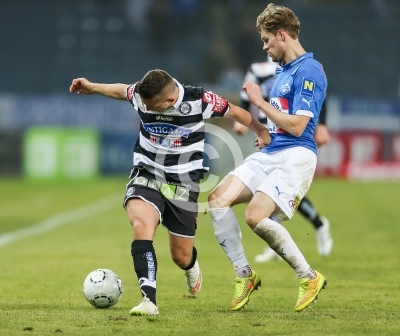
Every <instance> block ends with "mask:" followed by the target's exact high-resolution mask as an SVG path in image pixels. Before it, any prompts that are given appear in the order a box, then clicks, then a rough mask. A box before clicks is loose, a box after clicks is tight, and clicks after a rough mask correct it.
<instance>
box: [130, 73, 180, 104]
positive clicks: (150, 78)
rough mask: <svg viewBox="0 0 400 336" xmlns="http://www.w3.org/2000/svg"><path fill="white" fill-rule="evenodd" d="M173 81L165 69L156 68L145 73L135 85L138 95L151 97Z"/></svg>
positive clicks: (146, 97)
mask: <svg viewBox="0 0 400 336" xmlns="http://www.w3.org/2000/svg"><path fill="white" fill-rule="evenodd" d="M173 83H174V80H173V78H172V77H171V76H170V75H169V74H168V73H167V72H166V71H164V70H159V69H156V70H151V71H149V72H148V73H147V74H145V75H144V77H143V78H142V80H141V81H140V82H139V83H138V84H137V86H136V87H137V90H138V92H139V95H140V97H142V98H144V99H151V98H153V97H155V96H157V95H158V94H159V93H160V92H161V91H162V90H164V88H166V87H167V86H169V85H171V84H173Z"/></svg>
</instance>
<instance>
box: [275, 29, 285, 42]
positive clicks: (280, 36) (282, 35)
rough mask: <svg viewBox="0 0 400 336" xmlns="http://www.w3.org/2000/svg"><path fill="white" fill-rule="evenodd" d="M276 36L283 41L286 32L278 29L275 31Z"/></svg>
mask: <svg viewBox="0 0 400 336" xmlns="http://www.w3.org/2000/svg"><path fill="white" fill-rule="evenodd" d="M277 37H278V38H279V39H280V40H281V41H283V42H285V39H286V32H285V31H284V30H283V29H279V30H278V32H277Z"/></svg>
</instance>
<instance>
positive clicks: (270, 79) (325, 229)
mask: <svg viewBox="0 0 400 336" xmlns="http://www.w3.org/2000/svg"><path fill="white" fill-rule="evenodd" d="M276 66H277V64H276V63H274V62H272V60H271V58H270V57H269V56H268V57H267V60H266V61H264V62H255V63H252V64H251V65H250V66H249V68H248V70H247V73H246V76H245V78H244V81H243V84H244V83H246V82H253V83H256V84H257V85H259V86H260V87H261V91H262V93H263V97H264V100H265V101H269V99H270V93H271V89H272V86H273V84H274V82H275V79H276V76H275V71H276ZM240 100H241V101H240V106H241V107H242V108H244V109H245V110H247V111H249V112H250V113H251V114H252V115H253V116H254V117H256V118H258V120H259V121H260V122H261V123H262V124H263V125H265V127H268V119H267V117H266V115H265V114H264V113H262V112H261V111H260V110H259V109H257V108H256V107H255V106H254V105H253V104H251V102H250V100H249V97H248V95H247V94H246V92H245V91H243V90H242V91H241V92H240ZM233 129H234V131H235V132H236V133H237V134H245V133H246V132H247V131H248V128H247V127H246V126H243V125H242V124H240V123H237V122H235V123H234V125H233ZM314 139H315V141H316V143H317V146H322V145H324V144H325V143H327V142H328V141H329V139H330V135H329V131H328V128H327V127H326V100H324V103H323V105H322V108H321V113H320V115H319V118H318V125H317V127H316V129H315V133H314ZM260 149H261V148H260ZM297 210H298V211H299V212H300V213H301V214H302V215H303V216H304V217H305V218H306V219H307V220H308V221H309V222H310V223H311V225H312V226H313V227H314V229H315V234H316V238H317V247H318V252H319V254H320V255H322V256H327V255H328V254H329V253H330V252H331V250H332V246H333V239H332V235H331V231H330V224H329V220H328V219H327V218H326V217H324V216H321V215H320V214H318V212H317V210H316V209H315V208H314V207H313V205H312V203H311V201H310V200H309V199H308V198H307V197H304V198H303V199H302V200H301V202H300V204H299V207H298V209H297ZM254 260H255V261H256V262H267V261H270V260H282V258H281V257H280V256H279V255H278V254H277V253H275V251H274V250H273V249H271V248H270V247H266V248H265V249H264V251H263V253H261V254H258V255H257V256H256V257H255V259H254Z"/></svg>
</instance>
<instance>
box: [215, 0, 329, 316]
mask: <svg viewBox="0 0 400 336" xmlns="http://www.w3.org/2000/svg"><path fill="white" fill-rule="evenodd" d="M256 27H257V29H258V31H259V33H260V35H261V39H262V41H263V43H264V46H263V49H264V50H265V51H266V52H268V55H269V56H270V57H271V59H272V61H274V62H278V63H279V65H278V67H277V71H276V75H277V77H276V80H275V82H274V85H273V87H272V90H271V97H270V102H269V103H268V102H266V101H265V100H264V99H263V96H262V92H261V89H260V87H259V86H258V85H257V84H255V83H252V82H247V83H245V84H244V85H243V89H244V90H245V91H246V93H247V95H248V96H249V99H250V101H251V103H252V104H253V105H255V106H256V107H257V108H258V109H260V110H261V111H262V112H263V113H264V114H265V115H266V116H267V118H268V130H269V133H270V136H271V142H270V144H269V145H268V146H266V147H264V148H263V149H262V151H261V152H257V153H254V154H252V155H250V156H249V157H248V158H247V159H246V160H245V162H244V163H243V164H242V165H241V166H239V167H238V168H236V169H235V170H234V171H232V172H231V173H229V174H228V175H227V176H226V177H225V178H224V179H223V180H222V181H221V183H220V184H219V185H218V186H217V187H216V188H215V190H213V191H212V192H211V194H210V195H209V199H208V200H209V205H210V212H211V217H212V221H213V225H214V230H215V235H216V237H217V239H218V242H219V243H220V245H221V247H222V248H223V250H224V251H225V253H226V255H227V257H228V258H229V260H230V261H231V263H232V265H233V267H234V269H235V272H236V275H237V277H236V280H235V291H234V297H233V300H232V302H231V306H230V307H231V310H238V309H240V308H242V307H243V306H244V305H245V304H246V303H247V302H248V301H249V296H250V294H251V293H252V292H253V291H254V290H255V289H257V288H258V287H259V286H260V285H261V279H260V277H259V275H258V274H257V273H256V272H255V271H253V270H252V268H251V267H250V265H249V262H248V261H247V259H246V256H245V253H244V248H243V245H242V242H241V233H240V227H239V223H238V221H237V219H236V216H235V214H234V212H233V210H232V206H233V205H235V204H240V203H246V202H249V203H248V206H247V208H246V212H245V218H246V222H247V224H248V225H249V226H250V228H251V229H252V230H253V231H254V233H255V234H257V235H258V236H259V237H260V238H261V239H263V240H264V241H265V242H266V243H268V245H269V246H270V247H271V248H272V249H273V250H274V251H275V252H277V253H278V254H279V255H280V256H281V257H282V258H283V259H284V260H285V261H286V262H287V263H288V264H289V265H290V266H291V267H292V268H293V269H294V271H295V272H296V274H297V276H298V278H299V281H300V287H299V293H298V299H297V302H296V304H295V308H294V309H295V311H301V310H303V309H304V308H306V307H308V306H309V305H310V304H311V303H312V302H314V301H315V299H316V298H317V296H318V294H319V293H320V291H321V290H322V288H324V287H325V286H326V285H327V281H326V279H325V277H324V276H323V275H322V274H321V273H319V272H317V271H316V270H314V269H313V268H312V267H311V266H310V265H309V264H308V262H307V261H306V259H305V257H304V256H303V254H302V253H301V251H300V250H299V248H298V247H297V245H296V243H295V242H294V241H293V239H292V237H291V236H290V234H289V232H288V231H287V230H286V229H285V228H284V227H283V226H282V225H281V224H279V223H277V222H276V221H273V220H271V219H270V217H271V216H273V217H275V218H277V219H278V220H288V219H290V218H291V217H292V216H293V214H294V212H295V211H296V209H297V207H298V205H299V203H300V201H301V199H302V198H303V197H304V195H305V194H306V192H307V191H308V189H309V187H310V185H311V182H312V179H313V176H314V172H315V168H316V164H317V155H316V153H317V145H316V143H315V140H314V131H315V127H316V125H317V120H318V116H319V114H320V110H321V107H322V103H323V101H324V99H325V95H326V89H327V79H326V76H325V73H324V71H323V68H322V65H321V64H320V63H319V62H317V61H316V60H314V58H313V54H312V53H307V52H306V51H305V50H304V48H303V47H302V46H301V44H300V42H299V40H298V37H299V32H300V22H299V20H298V18H297V17H296V15H295V14H294V13H293V12H292V11H291V10H290V9H288V8H286V7H283V6H276V5H274V4H272V3H271V4H269V5H268V6H267V8H266V9H265V10H264V11H263V12H262V13H261V14H260V15H259V16H258V18H257V25H256Z"/></svg>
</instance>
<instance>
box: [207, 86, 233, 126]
mask: <svg viewBox="0 0 400 336" xmlns="http://www.w3.org/2000/svg"><path fill="white" fill-rule="evenodd" d="M201 100H202V110H203V119H210V118H222V117H224V116H225V114H226V113H227V112H228V111H229V110H230V106H229V103H228V101H227V100H226V99H225V98H224V97H221V96H219V95H217V94H215V93H213V92H211V91H204V92H203V96H202V98H201Z"/></svg>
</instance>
